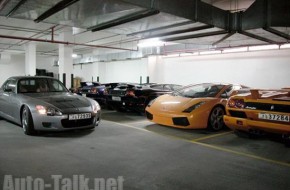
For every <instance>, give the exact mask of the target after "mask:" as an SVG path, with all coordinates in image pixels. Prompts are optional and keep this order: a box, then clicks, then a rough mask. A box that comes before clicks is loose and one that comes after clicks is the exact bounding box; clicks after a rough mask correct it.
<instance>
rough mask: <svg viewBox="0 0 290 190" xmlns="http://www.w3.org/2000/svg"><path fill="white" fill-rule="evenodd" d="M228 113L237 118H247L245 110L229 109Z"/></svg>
mask: <svg viewBox="0 0 290 190" xmlns="http://www.w3.org/2000/svg"><path fill="white" fill-rule="evenodd" d="M229 112H230V115H231V116H233V117H238V118H247V115H246V113H245V112H243V111H233V110H230V111H229Z"/></svg>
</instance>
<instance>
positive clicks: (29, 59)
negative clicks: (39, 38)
mask: <svg viewBox="0 0 290 190" xmlns="http://www.w3.org/2000/svg"><path fill="white" fill-rule="evenodd" d="M24 48H25V75H27V76H35V75H36V43H35V42H29V43H27V44H25V47H24Z"/></svg>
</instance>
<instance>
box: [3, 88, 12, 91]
mask: <svg viewBox="0 0 290 190" xmlns="http://www.w3.org/2000/svg"><path fill="white" fill-rule="evenodd" d="M4 92H12V89H11V88H5V89H4Z"/></svg>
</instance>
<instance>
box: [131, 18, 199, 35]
mask: <svg viewBox="0 0 290 190" xmlns="http://www.w3.org/2000/svg"><path fill="white" fill-rule="evenodd" d="M193 23H195V21H186V22H181V23H176V24H171V25H168V26H161V27H158V28H153V29H149V30H143V31H139V32H133V33H131V34H127V36H135V35H137V34H144V33H150V32H156V31H158V30H164V29H168V28H174V27H179V26H184V25H188V24H193Z"/></svg>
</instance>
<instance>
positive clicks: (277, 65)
mask: <svg viewBox="0 0 290 190" xmlns="http://www.w3.org/2000/svg"><path fill="white" fill-rule="evenodd" d="M162 64H163V67H162V69H163V70H164V82H168V83H178V84H183V85H186V84H191V83H201V82H228V83H239V84H244V85H247V86H250V87H254V88H281V87H286V86H287V87H289V86H290V77H289V76H290V50H275V51H259V52H247V53H229V54H218V55H203V56H188V57H178V58H163V61H162Z"/></svg>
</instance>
